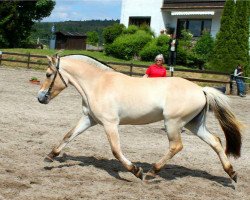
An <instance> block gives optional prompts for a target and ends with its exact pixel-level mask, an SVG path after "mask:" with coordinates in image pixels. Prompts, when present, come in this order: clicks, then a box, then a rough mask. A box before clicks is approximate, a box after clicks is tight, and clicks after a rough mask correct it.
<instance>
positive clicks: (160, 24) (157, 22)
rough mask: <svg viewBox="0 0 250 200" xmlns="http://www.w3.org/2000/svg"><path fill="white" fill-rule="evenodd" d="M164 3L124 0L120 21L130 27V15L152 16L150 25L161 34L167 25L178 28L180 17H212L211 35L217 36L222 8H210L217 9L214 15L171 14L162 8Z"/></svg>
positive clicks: (161, 0)
mask: <svg viewBox="0 0 250 200" xmlns="http://www.w3.org/2000/svg"><path fill="white" fill-rule="evenodd" d="M162 5H163V0H122V10H121V20H120V23H122V24H124V25H125V26H126V27H128V23H129V17H151V24H150V27H151V29H152V30H153V31H154V32H155V34H156V35H159V34H160V31H161V30H163V29H166V28H167V27H171V28H175V30H176V26H177V20H178V19H184V18H185V19H187V18H188V19H212V27H211V35H212V36H213V37H215V36H216V34H217V32H218V31H219V28H220V18H221V14H222V10H219V9H218V10H217V9H215V10H209V11H215V14H214V15H213V16H212V15H193V16H192V15H188V16H171V12H170V11H165V10H163V11H162V10H161V8H162ZM175 11H176V10H175ZM181 11H183V10H181ZM189 11H190V10H189ZM196 11H197V10H196ZM199 11H200V10H199Z"/></svg>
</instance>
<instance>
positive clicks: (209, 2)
mask: <svg viewBox="0 0 250 200" xmlns="http://www.w3.org/2000/svg"><path fill="white" fill-rule="evenodd" d="M224 4H225V0H165V1H164V3H163V6H162V8H161V9H162V10H182V9H185V10H188V9H206V10H207V9H223V8H224Z"/></svg>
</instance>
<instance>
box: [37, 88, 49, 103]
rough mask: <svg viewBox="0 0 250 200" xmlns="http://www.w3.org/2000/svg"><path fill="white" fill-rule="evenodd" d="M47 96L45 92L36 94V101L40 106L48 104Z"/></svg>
mask: <svg viewBox="0 0 250 200" xmlns="http://www.w3.org/2000/svg"><path fill="white" fill-rule="evenodd" d="M49 99H50V98H49V94H48V92H47V91H40V92H38V97H37V100H38V101H39V102H40V103H42V104H48V103H49Z"/></svg>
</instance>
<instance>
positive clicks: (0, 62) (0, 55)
mask: <svg viewBox="0 0 250 200" xmlns="http://www.w3.org/2000/svg"><path fill="white" fill-rule="evenodd" d="M2 56H3V52H2V51H0V66H1V64H2Z"/></svg>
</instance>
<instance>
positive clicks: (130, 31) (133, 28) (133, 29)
mask: <svg viewBox="0 0 250 200" xmlns="http://www.w3.org/2000/svg"><path fill="white" fill-rule="evenodd" d="M138 30H139V27H138V26H135V25H130V26H128V28H127V29H124V30H123V34H134V33H136V32H137V31H138Z"/></svg>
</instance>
